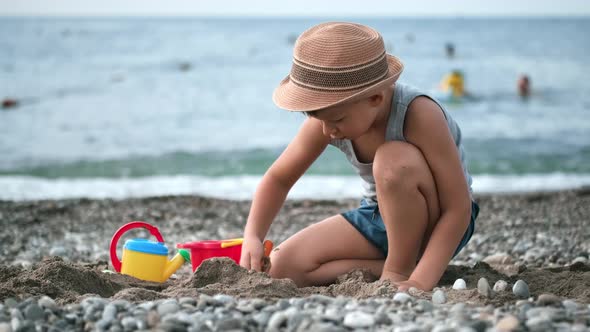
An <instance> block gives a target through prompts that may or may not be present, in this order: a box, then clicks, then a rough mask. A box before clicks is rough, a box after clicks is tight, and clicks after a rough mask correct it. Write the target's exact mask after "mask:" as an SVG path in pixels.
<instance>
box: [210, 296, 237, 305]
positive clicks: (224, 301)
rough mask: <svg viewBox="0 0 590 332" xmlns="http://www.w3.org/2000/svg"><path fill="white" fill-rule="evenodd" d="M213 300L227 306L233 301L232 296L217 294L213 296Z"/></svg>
mask: <svg viewBox="0 0 590 332" xmlns="http://www.w3.org/2000/svg"><path fill="white" fill-rule="evenodd" d="M213 299H214V300H215V301H217V302H219V303H221V304H223V305H228V304H231V303H233V302H234V301H235V300H234V297H233V296H229V295H225V294H217V295H215V296H213Z"/></svg>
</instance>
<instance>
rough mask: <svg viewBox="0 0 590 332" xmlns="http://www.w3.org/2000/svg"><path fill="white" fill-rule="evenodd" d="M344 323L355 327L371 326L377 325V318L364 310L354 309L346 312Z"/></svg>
mask: <svg viewBox="0 0 590 332" xmlns="http://www.w3.org/2000/svg"><path fill="white" fill-rule="evenodd" d="M342 324H343V325H344V326H347V327H350V328H353V329H355V328H364V327H371V326H373V325H375V318H373V315H371V314H368V313H365V312H362V311H353V312H349V313H347V314H346V316H345V317H344V322H343V323H342Z"/></svg>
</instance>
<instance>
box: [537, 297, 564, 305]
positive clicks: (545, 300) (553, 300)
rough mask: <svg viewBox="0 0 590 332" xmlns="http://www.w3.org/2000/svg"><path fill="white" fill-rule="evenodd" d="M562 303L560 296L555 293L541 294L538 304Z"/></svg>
mask: <svg viewBox="0 0 590 332" xmlns="http://www.w3.org/2000/svg"><path fill="white" fill-rule="evenodd" d="M559 304H561V299H560V298H559V296H556V295H553V294H541V295H539V298H538V299H537V305H539V306H547V305H559Z"/></svg>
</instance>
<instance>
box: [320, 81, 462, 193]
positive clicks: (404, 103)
mask: <svg viewBox="0 0 590 332" xmlns="http://www.w3.org/2000/svg"><path fill="white" fill-rule="evenodd" d="M419 96H425V97H428V98H430V99H432V100H433V101H434V102H435V103H436V104H437V105H438V106H439V107H440V109H441V110H442V111H443V113H444V115H445V118H446V119H447V124H448V126H449V130H450V131H451V135H452V136H453V140H454V141H455V145H456V146H457V151H458V152H459V157H460V158H461V166H462V167H463V174H464V175H465V180H466V181H467V184H468V186H469V192H470V193H472V189H471V184H472V179H471V175H470V174H469V172H468V170H467V161H466V159H465V151H464V149H463V145H462V144H461V129H460V128H459V126H458V125H457V123H456V122H455V121H454V120H453V119H452V118H451V116H450V115H449V113H448V112H447V111H446V110H445V108H444V107H443V106H442V105H441V104H440V103H439V102H437V101H436V99H434V98H432V97H431V96H429V95H428V94H426V93H424V92H421V91H420V90H418V89H416V88H415V87H413V86H410V85H406V84H402V83H396V84H395V89H394V93H393V97H392V98H393V99H392V102H391V114H390V115H389V121H388V123H387V129H386V132H385V140H386V141H402V142H406V138H405V137H404V121H405V119H406V112H407V111H408V105H410V103H411V102H412V100H414V99H415V98H416V97H419ZM330 144H332V145H334V146H335V147H337V148H338V149H340V150H341V151H342V152H344V154H345V155H346V158H347V159H348V161H349V162H350V163H351V164H352V166H353V167H354V169H355V170H356V172H357V173H358V175H359V176H360V177H361V179H362V180H363V197H364V198H366V199H368V200H370V201H373V202H377V191H376V187H375V178H374V177H373V163H368V164H367V163H361V162H359V161H358V159H357V157H356V154H355V153H354V148H353V146H352V142H351V141H350V140H349V139H333V140H332V141H331V142H330Z"/></svg>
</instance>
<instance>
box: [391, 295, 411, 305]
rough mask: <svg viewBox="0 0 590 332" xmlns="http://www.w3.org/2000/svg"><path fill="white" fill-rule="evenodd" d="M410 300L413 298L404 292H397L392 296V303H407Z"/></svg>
mask: <svg viewBox="0 0 590 332" xmlns="http://www.w3.org/2000/svg"><path fill="white" fill-rule="evenodd" d="M412 299H413V297H411V296H410V295H408V294H407V293H404V292H398V293H395V295H393V301H394V302H400V303H406V302H408V301H411V300H412Z"/></svg>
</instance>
